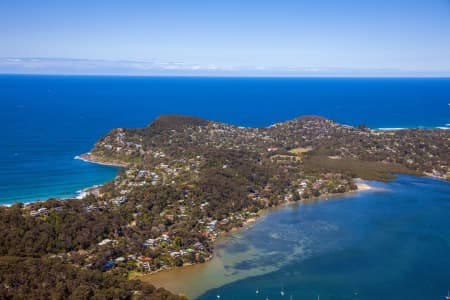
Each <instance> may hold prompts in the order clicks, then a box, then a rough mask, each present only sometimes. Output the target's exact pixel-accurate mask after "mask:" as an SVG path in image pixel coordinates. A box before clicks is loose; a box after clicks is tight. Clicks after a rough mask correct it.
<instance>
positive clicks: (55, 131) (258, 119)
mask: <svg viewBox="0 0 450 300" xmlns="http://www.w3.org/2000/svg"><path fill="white" fill-rule="evenodd" d="M0 98H1V108H2V109H1V111H0V122H1V123H0V124H1V125H2V127H3V128H4V130H3V134H2V138H1V139H0V166H1V167H0V204H3V205H4V204H12V203H16V202H24V203H25V202H33V201H39V200H46V199H48V198H69V197H75V196H76V195H77V192H78V191H80V190H82V189H84V188H87V187H89V186H93V185H98V184H103V183H105V182H107V181H109V180H111V179H112V178H114V177H115V176H116V174H117V171H118V168H115V167H111V166H103V165H97V164H92V163H88V162H84V161H80V160H76V159H74V157H75V156H77V155H80V154H82V153H86V152H88V151H89V150H90V149H91V148H92V146H93V145H94V143H95V142H96V141H97V140H98V139H99V138H100V137H101V136H103V135H105V134H106V133H108V132H109V131H110V130H111V129H113V128H116V127H127V128H130V127H145V126H147V125H148V124H149V123H150V122H151V121H152V120H153V119H155V118H156V117H157V116H158V115H161V114H185V115H195V116H197V117H201V118H204V119H208V120H214V121H220V122H225V123H230V124H234V125H238V126H245V127H261V126H270V125H271V124H273V123H277V122H282V121H286V120H290V119H294V118H296V117H298V116H301V115H321V116H324V117H327V118H330V119H333V120H336V121H338V122H340V123H343V124H348V125H352V126H358V125H360V124H364V125H367V126H369V127H371V128H385V129H391V130H395V129H400V128H445V129H450V106H449V103H450V79H447V78H290V77H289V78H267V77H260V78H248V77H236V78H234V77H127V76H54V75H0Z"/></svg>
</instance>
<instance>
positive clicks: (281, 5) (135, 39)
mask: <svg viewBox="0 0 450 300" xmlns="http://www.w3.org/2000/svg"><path fill="white" fill-rule="evenodd" d="M0 45H1V46H0V72H1V73H68V74H78V73H86V74H102V73H104V74H149V75H159V74H175V75H176V74H199V75H202V74H206V75H208V74H213V75H214V74H218V75H221V74H225V75H227V74H229V75H271V74H274V75H293V76H295V75H299V76H304V75H306V76H309V75H311V76H315V75H319V76H320V75H325V76H326V75H336V76H353V75H354V76H359V75H360V76H450V0H420V1H419V0H389V1H388V0H382V1H381V0H372V1H365V0H339V1H337V0H308V1H304V0H285V1H283V0H278V1H276V0H271V1H264V0H255V1H253V0H226V1H218V0H217V1H216V0H205V1H196V0H188V1H186V0H183V1H171V0H164V1H152V0H147V1H133V0H127V1H123V0H121V1H114V0H107V1H103V0H90V1H84V0H77V1H66V0H55V1H46V0H40V1H34V0H29V1H22V0H0Z"/></svg>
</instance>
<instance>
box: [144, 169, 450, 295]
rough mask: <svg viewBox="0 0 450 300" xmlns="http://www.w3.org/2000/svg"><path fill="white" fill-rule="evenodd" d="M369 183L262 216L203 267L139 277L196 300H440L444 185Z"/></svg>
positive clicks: (445, 267)
mask: <svg viewBox="0 0 450 300" xmlns="http://www.w3.org/2000/svg"><path fill="white" fill-rule="evenodd" d="M370 185H371V186H375V187H376V188H375V189H373V190H368V191H362V192H358V193H355V194H348V195H345V196H343V197H340V198H331V199H328V200H320V201H315V202H310V203H299V204H293V205H289V206H285V207H281V208H277V209H274V210H271V211H269V212H268V213H267V214H265V215H264V216H263V217H262V218H260V219H259V220H258V221H257V222H256V224H254V225H253V226H251V227H249V228H248V229H244V230H242V231H239V232H237V233H234V234H230V235H228V236H225V237H223V238H222V239H220V241H219V242H218V243H217V246H216V255H215V256H214V258H213V259H212V260H211V261H210V262H208V263H205V264H200V265H195V266H191V267H185V268H181V269H176V270H171V271H165V272H160V273H159V274H156V275H152V276H145V277H144V280H145V281H148V282H151V283H153V284H155V285H156V286H164V287H166V288H167V289H169V290H171V291H173V292H177V293H184V294H186V295H187V296H189V297H190V298H191V299H201V300H203V299H217V295H220V298H221V299H266V298H269V299H291V298H292V299H317V297H318V296H319V295H320V299H322V300H323V299H336V300H337V299H443V296H444V295H446V293H447V290H448V289H449V288H450V254H449V253H450V217H449V216H450V183H448V182H444V181H440V180H434V179H430V178H418V177H412V176H400V177H398V178H397V179H396V180H395V181H394V182H391V183H378V182H370ZM282 294H284V296H283V295H282Z"/></svg>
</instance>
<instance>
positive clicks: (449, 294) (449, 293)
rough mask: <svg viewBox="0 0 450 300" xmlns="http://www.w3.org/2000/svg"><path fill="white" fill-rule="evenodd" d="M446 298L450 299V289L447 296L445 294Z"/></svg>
mask: <svg viewBox="0 0 450 300" xmlns="http://www.w3.org/2000/svg"><path fill="white" fill-rule="evenodd" d="M445 300H450V291H447V296H445Z"/></svg>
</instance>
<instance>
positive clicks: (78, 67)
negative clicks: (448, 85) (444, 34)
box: [0, 57, 450, 77]
mask: <svg viewBox="0 0 450 300" xmlns="http://www.w3.org/2000/svg"><path fill="white" fill-rule="evenodd" d="M0 73H19V74H69V75H78V74H79V75H81V74H83V75H84V74H85V75H148V76H151V75H158V76H160V75H192V76H194V75H211V76H214V75H219V76H223V75H230V76H232V75H233V76H305V77H308V76H342V77H352V76H355V77H357V76H360V77H364V76H366V77H367V76H380V77H381V76H393V77H395V76H445V77H449V76H450V72H441V73H437V72H436V71H434V70H430V71H428V72H427V71H418V70H396V69H345V68H318V67H314V66H295V65H291V66H284V67H283V66H264V65H257V66H251V65H219V64H204V65H202V64H194V63H187V62H183V61H162V60H148V61H132V60H100V59H98V60H96V59H76V58H39V57H32V58H20V57H4V58H0Z"/></svg>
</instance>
